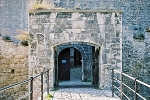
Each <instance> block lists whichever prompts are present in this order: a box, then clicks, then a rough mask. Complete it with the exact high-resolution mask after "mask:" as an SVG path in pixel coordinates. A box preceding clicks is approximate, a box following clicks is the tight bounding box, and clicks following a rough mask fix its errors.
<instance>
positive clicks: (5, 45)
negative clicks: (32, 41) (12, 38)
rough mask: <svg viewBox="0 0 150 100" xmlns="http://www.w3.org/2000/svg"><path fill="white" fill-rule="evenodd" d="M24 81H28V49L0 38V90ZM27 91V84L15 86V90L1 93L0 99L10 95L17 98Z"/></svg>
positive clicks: (4, 99)
mask: <svg viewBox="0 0 150 100" xmlns="http://www.w3.org/2000/svg"><path fill="white" fill-rule="evenodd" d="M25 79H28V47H24V46H18V45H15V44H14V43H13V42H5V41H4V40H2V38H1V37H0V88H3V87H4V86H8V85H11V84H14V83H17V82H20V81H23V80H25ZM27 89H28V83H27V84H23V85H19V86H15V89H13V88H11V89H8V90H6V91H5V92H4V93H3V92H2V91H1V92H0V99H3V100H6V99H8V98H7V97H9V96H10V94H12V96H13V97H14V96H17V97H19V96H21V95H23V94H24V93H25V91H27ZM6 93H7V94H6ZM14 93H15V94H14ZM8 95H9V96H8ZM14 98H15V97H14ZM12 100H13V99H12Z"/></svg>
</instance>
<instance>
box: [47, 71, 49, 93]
mask: <svg viewBox="0 0 150 100" xmlns="http://www.w3.org/2000/svg"><path fill="white" fill-rule="evenodd" d="M47 94H49V70H47Z"/></svg>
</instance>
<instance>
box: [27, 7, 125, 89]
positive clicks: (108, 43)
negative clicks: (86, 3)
mask: <svg viewBox="0 0 150 100" xmlns="http://www.w3.org/2000/svg"><path fill="white" fill-rule="evenodd" d="M60 11H61V12H60ZM29 17H30V18H29V27H30V29H29V30H30V31H29V33H30V40H31V41H30V55H29V58H30V59H29V64H30V67H29V75H30V76H32V75H33V76H34V75H36V74H38V73H40V72H41V71H43V69H45V68H46V69H49V68H50V69H51V71H50V72H51V73H50V76H51V77H50V78H51V79H50V80H51V82H50V86H51V87H54V83H55V81H56V79H57V76H55V75H56V72H57V71H54V69H55V68H57V67H56V66H57V63H55V62H57V61H55V57H58V55H57V54H59V52H60V51H61V50H63V49H65V48H70V47H74V48H76V49H78V50H79V51H80V53H81V54H82V56H83V58H82V60H83V62H82V63H83V65H82V67H83V69H84V72H83V74H84V75H83V77H82V80H84V79H85V80H86V79H89V78H90V77H91V76H89V75H90V74H92V70H91V69H92V66H91V65H92V64H93V62H92V59H91V58H92V53H91V52H96V50H98V51H99V53H98V54H97V56H98V55H99V59H98V62H99V64H98V69H99V76H100V78H99V82H98V83H99V84H98V85H99V87H100V88H110V86H111V69H112V68H115V69H119V70H122V64H121V63H122V61H121V60H120V59H122V50H121V48H122V45H121V44H122V42H121V40H122V39H121V37H122V31H121V26H122V23H121V20H122V19H121V17H122V15H121V12H115V11H111V12H109V11H105V12H98V11H89V10H87V11H82V10H76V11H74V10H72V11H71V12H67V10H56V11H55V10H54V11H53V10H48V11H46V12H37V13H35V14H34V13H30V16H29ZM101 20H103V22H101ZM117 21H118V22H120V23H116V22H117ZM76 22H78V23H79V24H78V23H76ZM116 34H117V36H116ZM86 45H87V46H86ZM92 47H95V51H91V50H92ZM54 48H55V50H54ZM90 51H91V52H90ZM88 52H89V53H88ZM54 55H55V56H54ZM56 59H57V58H56ZM37 70H38V71H37ZM86 73H87V74H86Z"/></svg>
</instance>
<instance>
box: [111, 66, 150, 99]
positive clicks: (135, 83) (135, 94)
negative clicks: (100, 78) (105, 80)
mask: <svg viewBox="0 0 150 100" xmlns="http://www.w3.org/2000/svg"><path fill="white" fill-rule="evenodd" d="M115 73H119V74H120V75H121V81H120V80H119V79H117V78H115V75H114V74H115ZM123 76H125V77H126V78H129V79H131V80H133V81H134V89H132V88H131V87H130V86H128V85H127V84H125V83H124V82H123ZM114 81H117V82H118V83H120V86H121V87H120V88H121V89H119V88H118V87H116V86H115V84H114ZM138 83H139V84H141V85H143V86H145V87H148V88H149V89H150V85H149V84H146V83H144V82H142V81H140V80H138V79H137V78H134V77H131V76H129V75H127V74H125V73H123V72H119V71H117V70H114V69H112V97H113V96H114V88H116V89H117V90H118V91H119V92H120V93H121V95H120V99H121V100H123V96H124V97H126V99H128V100H131V99H129V97H128V96H127V95H126V94H125V93H124V91H123V89H122V88H123V86H124V87H126V88H127V89H129V90H130V91H132V92H133V93H134V100H137V97H140V98H141V99H142V100H146V98H145V97H143V96H142V95H141V94H139V93H138V92H137V84H138Z"/></svg>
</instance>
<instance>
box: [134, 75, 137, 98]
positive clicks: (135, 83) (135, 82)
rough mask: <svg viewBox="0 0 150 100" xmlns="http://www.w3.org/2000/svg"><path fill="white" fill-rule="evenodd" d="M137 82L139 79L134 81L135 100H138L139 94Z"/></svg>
mask: <svg viewBox="0 0 150 100" xmlns="http://www.w3.org/2000/svg"><path fill="white" fill-rule="evenodd" d="M136 80H137V78H135V80H134V86H135V87H134V88H135V89H134V100H137V94H136V93H137V81H136Z"/></svg>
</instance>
